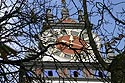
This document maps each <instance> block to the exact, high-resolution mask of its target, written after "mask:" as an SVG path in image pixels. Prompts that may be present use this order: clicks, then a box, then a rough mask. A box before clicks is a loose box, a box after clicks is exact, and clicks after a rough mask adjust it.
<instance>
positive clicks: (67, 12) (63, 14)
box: [61, 0, 69, 19]
mask: <svg viewBox="0 0 125 83" xmlns="http://www.w3.org/2000/svg"><path fill="white" fill-rule="evenodd" d="M61 13H62V19H66V18H67V17H68V16H69V11H68V8H67V7H66V1H65V0H62V12H61Z"/></svg>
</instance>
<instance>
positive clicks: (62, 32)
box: [40, 29, 100, 61]
mask: <svg viewBox="0 0 125 83" xmlns="http://www.w3.org/2000/svg"><path fill="white" fill-rule="evenodd" d="M81 31H82V30H81V29H48V30H46V31H45V32H43V33H42V35H41V37H40V38H41V41H42V43H43V45H44V46H48V45H49V44H55V45H54V46H51V47H49V48H48V51H47V52H46V54H49V55H53V57H54V58H56V59H60V60H61V61H62V60H63V61H72V60H76V57H75V55H76V54H81V53H83V52H84V51H85V50H87V49H91V47H90V45H89V41H88V36H87V34H86V31H83V32H82V33H81ZM93 36H94V37H96V38H95V40H96V42H99V38H97V36H96V35H93ZM98 44H100V42H99V43H98ZM97 47H98V48H99V45H97ZM89 52H91V51H89Z"/></svg>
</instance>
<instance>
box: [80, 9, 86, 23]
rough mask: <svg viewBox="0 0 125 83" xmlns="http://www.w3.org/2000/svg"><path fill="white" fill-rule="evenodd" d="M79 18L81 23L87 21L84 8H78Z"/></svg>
mask: <svg viewBox="0 0 125 83" xmlns="http://www.w3.org/2000/svg"><path fill="white" fill-rule="evenodd" d="M78 20H79V22H80V23H84V22H85V20H84V15H83V11H82V10H78Z"/></svg>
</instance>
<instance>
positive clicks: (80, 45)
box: [62, 40, 83, 47]
mask: <svg viewBox="0 0 125 83" xmlns="http://www.w3.org/2000/svg"><path fill="white" fill-rule="evenodd" d="M62 42H63V43H68V44H70V42H68V41H65V40H62ZM72 45H77V46H80V47H83V45H79V44H76V43H73V42H72Z"/></svg>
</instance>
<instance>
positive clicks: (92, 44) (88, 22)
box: [83, 0, 108, 70]
mask: <svg viewBox="0 0 125 83" xmlns="http://www.w3.org/2000/svg"><path fill="white" fill-rule="evenodd" d="M86 2H87V1H86V0H83V7H84V18H85V28H86V30H87V34H88V37H89V41H90V46H91V47H92V49H93V52H94V54H95V56H96V58H97V60H98V61H99V63H100V64H101V65H102V67H103V68H104V69H106V70H108V65H107V64H106V62H105V61H104V60H103V59H102V57H101V55H100V53H99V51H98V50H97V46H96V43H95V41H94V39H93V36H92V32H91V30H92V26H90V25H91V24H90V21H89V18H88V12H87V3H86Z"/></svg>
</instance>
